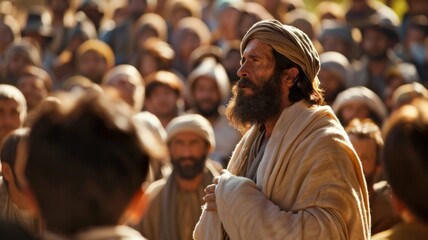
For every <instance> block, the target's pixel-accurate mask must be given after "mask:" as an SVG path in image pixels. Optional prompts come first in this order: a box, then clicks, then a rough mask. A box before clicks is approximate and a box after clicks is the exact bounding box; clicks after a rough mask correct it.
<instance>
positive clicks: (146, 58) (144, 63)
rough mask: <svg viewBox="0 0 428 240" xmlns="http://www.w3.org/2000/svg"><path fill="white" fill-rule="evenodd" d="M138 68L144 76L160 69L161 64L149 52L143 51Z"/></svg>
mask: <svg viewBox="0 0 428 240" xmlns="http://www.w3.org/2000/svg"><path fill="white" fill-rule="evenodd" d="M138 70H139V71H140V73H141V75H143V77H144V76H147V75H149V74H150V73H153V72H156V71H158V70H159V64H158V61H157V59H156V58H155V57H153V56H152V55H151V54H149V53H143V56H142V57H141V63H140V66H139V68H138Z"/></svg>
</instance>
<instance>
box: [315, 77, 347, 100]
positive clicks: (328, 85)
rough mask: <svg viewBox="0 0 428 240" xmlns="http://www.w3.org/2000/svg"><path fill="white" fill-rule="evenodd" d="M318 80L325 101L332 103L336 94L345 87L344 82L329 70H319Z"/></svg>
mask: <svg viewBox="0 0 428 240" xmlns="http://www.w3.org/2000/svg"><path fill="white" fill-rule="evenodd" d="M318 78H319V80H320V87H321V88H322V89H323V90H324V95H325V99H326V101H327V102H331V103H332V102H334V99H335V98H336V96H337V94H338V93H339V92H340V91H342V90H343V88H344V87H345V86H344V81H343V80H342V79H341V78H340V77H339V76H338V75H337V74H335V73H334V72H333V71H331V70H329V69H321V70H320V72H319V74H318Z"/></svg>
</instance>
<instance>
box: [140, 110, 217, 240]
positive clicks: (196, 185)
mask: <svg viewBox="0 0 428 240" xmlns="http://www.w3.org/2000/svg"><path fill="white" fill-rule="evenodd" d="M166 131H167V144H168V149H169V153H170V158H171V163H172V166H173V171H172V173H171V175H170V176H169V177H168V178H167V179H163V180H159V181H157V182H154V183H153V184H152V185H150V187H149V189H148V190H147V191H148V192H149V194H150V198H151V200H150V206H149V208H148V211H147V213H146V215H145V216H144V218H143V220H142V222H141V224H140V225H139V226H137V227H136V228H137V229H139V230H140V231H141V233H142V234H143V236H145V237H146V238H148V239H153V240H156V239H170V240H174V239H192V232H193V229H194V227H195V225H196V222H197V221H198V219H199V216H200V214H201V206H202V205H203V204H204V202H203V201H202V197H203V195H204V194H203V190H204V188H205V187H206V186H207V185H208V184H210V183H211V181H212V180H213V178H214V176H217V175H218V172H217V171H216V170H215V169H214V168H213V166H212V165H211V164H210V161H208V160H207V156H208V154H209V152H210V151H211V149H213V148H215V140H214V134H213V130H212V127H211V125H210V123H209V122H208V121H207V120H206V119H205V118H204V117H202V116H201V115H198V114H187V115H183V116H180V117H177V118H175V119H174V120H172V121H171V122H170V123H169V124H168V126H167V128H166Z"/></svg>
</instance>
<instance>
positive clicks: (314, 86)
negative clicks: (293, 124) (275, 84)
mask: <svg viewBox="0 0 428 240" xmlns="http://www.w3.org/2000/svg"><path fill="white" fill-rule="evenodd" d="M272 53H273V56H274V58H275V62H276V70H285V69H289V68H292V67H296V68H297V69H298V70H299V74H298V75H297V77H296V79H295V80H294V85H293V86H292V87H291V88H290V94H289V96H288V98H289V100H290V101H291V102H293V103H294V102H298V101H300V100H302V99H306V101H308V102H309V103H311V104H316V105H324V104H325V102H324V97H323V92H322V89H321V88H319V83H317V81H316V80H315V79H314V80H313V81H311V80H310V79H308V77H307V76H306V75H305V73H304V72H303V70H302V68H301V67H300V66H299V65H297V64H296V63H294V62H292V61H291V60H290V59H288V58H286V57H285V56H284V55H282V54H280V53H279V52H277V51H276V50H275V49H273V50H272Z"/></svg>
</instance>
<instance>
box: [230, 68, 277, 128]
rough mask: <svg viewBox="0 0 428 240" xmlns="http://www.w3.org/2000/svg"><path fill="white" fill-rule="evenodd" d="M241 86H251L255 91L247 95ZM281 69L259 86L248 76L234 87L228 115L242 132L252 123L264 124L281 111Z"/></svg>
mask: <svg viewBox="0 0 428 240" xmlns="http://www.w3.org/2000/svg"><path fill="white" fill-rule="evenodd" d="M239 86H241V87H242V86H245V87H248V88H251V90H252V91H253V93H252V94H251V95H248V96H245V95H244V91H243V90H240V88H239ZM281 86H282V83H281V71H279V70H275V72H274V74H273V76H272V77H271V78H270V79H269V80H268V81H267V82H265V83H264V84H263V86H261V87H260V88H258V87H257V86H256V85H255V84H254V83H253V82H251V81H250V80H249V79H248V78H245V77H243V78H241V79H240V80H239V81H238V82H237V83H236V85H235V86H234V87H233V89H232V92H233V96H232V98H231V99H230V101H229V104H228V106H227V108H226V116H227V118H228V119H229V121H230V122H231V123H232V125H233V126H234V127H235V128H237V129H238V130H240V131H241V132H243V131H246V130H247V129H248V128H249V126H250V125H252V124H264V123H265V122H266V121H267V120H269V119H271V118H273V117H275V116H278V115H279V114H280V112H281V95H282V91H281Z"/></svg>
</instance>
